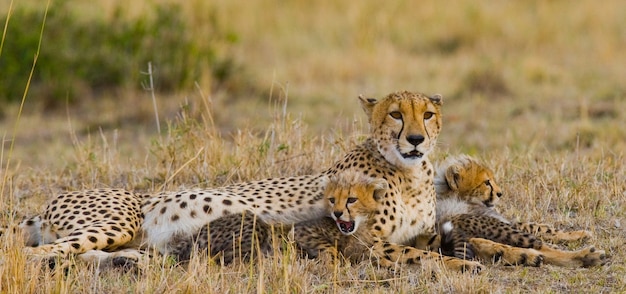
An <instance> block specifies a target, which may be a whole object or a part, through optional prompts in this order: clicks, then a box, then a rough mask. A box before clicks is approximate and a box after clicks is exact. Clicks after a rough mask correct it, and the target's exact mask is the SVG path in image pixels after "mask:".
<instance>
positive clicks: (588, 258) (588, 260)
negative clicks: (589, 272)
mask: <svg viewBox="0 0 626 294" xmlns="http://www.w3.org/2000/svg"><path fill="white" fill-rule="evenodd" d="M577 253H578V257H577V258H576V259H577V260H579V261H580V262H581V263H582V266H583V267H591V266H596V265H603V264H605V263H606V253H605V252H604V250H598V249H596V248H595V247H593V246H590V247H587V248H584V249H581V250H579V251H577Z"/></svg>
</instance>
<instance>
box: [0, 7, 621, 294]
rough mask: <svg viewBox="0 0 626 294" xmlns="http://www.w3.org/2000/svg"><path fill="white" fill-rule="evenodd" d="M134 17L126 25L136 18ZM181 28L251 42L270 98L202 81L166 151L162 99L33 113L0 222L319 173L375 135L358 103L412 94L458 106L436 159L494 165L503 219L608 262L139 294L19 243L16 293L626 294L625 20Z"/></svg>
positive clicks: (349, 271) (454, 15) (244, 267)
mask: <svg viewBox="0 0 626 294" xmlns="http://www.w3.org/2000/svg"><path fill="white" fill-rule="evenodd" d="M106 3H109V2H108V1H103V2H102V3H101V5H103V6H104V7H106V6H107V4H106ZM137 3H140V4H136V5H133V6H132V7H130V8H129V9H136V10H137V13H140V12H141V2H137ZM2 5H4V3H2ZM79 8H80V7H77V9H79ZM185 8H186V10H185V13H187V14H189V19H190V21H195V22H198V23H201V21H202V19H203V18H202V15H204V12H205V11H209V10H211V11H214V12H216V15H217V17H218V18H219V23H221V24H222V25H223V26H224V27H227V28H229V29H230V30H232V31H233V32H235V33H236V34H237V35H238V39H239V42H238V43H237V44H236V46H235V48H234V50H235V52H233V53H234V54H235V55H236V56H237V57H238V60H239V61H240V62H241V63H242V64H244V65H245V66H246V68H247V70H248V71H249V74H250V76H251V81H254V82H255V83H256V84H257V86H258V87H259V88H261V89H263V90H264V91H266V92H265V93H262V94H258V95H257V96H255V97H241V96H236V95H230V94H229V92H227V91H224V90H221V89H214V91H208V90H206V89H208V86H207V85H208V84H209V83H208V81H199V83H200V89H205V90H204V91H206V93H207V94H203V93H202V92H201V91H200V90H198V89H190V90H189V91H188V92H187V93H176V94H173V95H171V96H170V95H167V96H165V95H159V96H160V97H159V101H158V102H159V109H160V113H159V115H160V117H161V120H162V122H166V121H169V124H168V127H167V131H165V132H163V133H162V134H157V133H156V132H155V130H156V126H155V125H154V121H153V116H154V114H153V113H152V104H151V101H150V100H149V93H123V94H121V95H120V96H121V97H119V98H118V99H117V100H107V99H102V100H95V101H91V102H90V103H88V104H86V105H83V106H80V107H82V108H70V109H68V110H67V111H60V112H58V113H44V114H42V113H40V112H39V111H38V109H26V113H25V115H24V116H23V117H21V118H20V119H19V121H18V120H17V119H18V118H17V110H16V108H14V107H13V106H10V107H9V108H5V109H3V112H4V114H5V118H4V119H3V120H2V121H0V130H2V133H0V136H3V140H4V142H5V143H4V144H3V145H0V147H2V149H1V150H0V159H1V161H2V166H1V168H0V175H1V178H2V184H3V186H4V187H5V189H4V190H3V191H2V193H3V194H2V197H1V198H2V199H4V200H5V201H3V202H2V203H0V213H1V216H2V221H3V222H5V223H6V222H11V221H13V220H14V219H15V218H18V219H19V218H20V217H21V216H24V215H30V214H33V213H36V212H39V211H41V210H42V209H43V206H44V204H45V200H46V198H47V197H49V196H50V195H52V194H54V193H58V192H60V191H64V190H67V189H82V188H91V187H123V188H128V189H136V190H140V191H149V192H151V191H157V190H159V189H182V188H189V187H193V186H202V187H205V186H207V187H208V186H219V185H223V184H228V183H233V182H238V181H245V180H252V179H258V178H263V177H269V176H282V175H295V174H307V173H312V172H315V171H319V170H321V169H323V168H325V167H327V166H329V165H330V164H331V163H332V162H333V161H334V160H336V159H338V158H339V157H340V156H341V154H343V153H344V152H345V151H346V150H347V149H349V148H350V146H353V145H354V144H355V143H356V142H358V141H359V139H361V138H362V135H363V134H364V133H366V126H365V125H364V123H363V119H362V118H363V115H362V114H361V111H360V110H359V108H358V107H357V100H356V96H357V95H358V94H360V93H363V94H365V95H368V96H374V97H379V96H382V95H384V94H386V93H388V92H391V91H395V90H400V89H408V90H416V91H423V92H426V93H435V92H440V93H442V94H443V95H444V115H445V117H444V130H443V132H442V135H441V137H440V140H439V142H440V143H439V147H440V148H439V150H438V152H437V154H434V155H433V158H434V159H439V158H441V157H443V156H444V155H445V154H446V153H459V152H464V153H470V154H473V155H477V156H479V157H482V158H484V159H485V160H486V161H487V162H488V163H489V164H491V165H492V166H493V167H494V168H495V169H496V171H497V176H498V177H499V179H500V184H501V186H503V187H504V189H505V191H506V194H505V198H504V199H505V200H504V201H503V203H504V204H503V207H502V211H503V212H504V214H506V215H507V216H510V217H514V218H519V219H523V220H538V221H543V222H547V223H553V224H555V225H557V226H558V227H560V228H563V229H587V230H590V231H592V232H593V233H594V235H595V238H594V239H593V240H591V241H590V243H592V244H595V245H596V246H597V247H598V248H601V249H604V250H606V251H607V253H608V254H609V255H610V259H609V262H608V263H607V265H605V266H602V267H595V268H590V269H564V268H558V267H552V266H543V267H541V268H521V267H504V266H500V265H494V266H488V269H487V270H486V272H484V273H483V274H482V275H478V276H471V275H463V274H456V273H447V272H441V274H439V275H437V277H436V278H433V277H432V276H431V275H430V274H428V273H424V272H422V271H421V270H419V269H415V268H409V267H403V268H401V269H399V270H398V271H397V272H396V273H391V272H389V271H386V270H380V269H376V268H374V267H372V266H371V265H368V264H359V265H333V264H332V263H330V262H327V261H310V260H299V259H296V258H295V257H294V254H293V252H286V253H282V254H279V255H278V256H275V257H272V258H263V259H262V260H261V262H259V263H255V264H248V263H243V264H236V265H232V266H228V267H223V268H222V267H219V266H216V265H213V264H207V262H206V261H203V260H194V261H193V262H192V263H191V264H190V266H189V267H188V268H183V267H177V266H172V263H171V261H169V260H167V259H162V258H160V257H157V258H155V259H154V260H152V261H150V263H149V264H146V265H145V266H146V270H145V271H144V272H142V273H140V274H138V275H132V274H128V273H121V272H115V271H113V272H98V271H97V270H96V269H92V268H90V267H88V266H85V265H78V266H77V267H76V268H75V269H74V270H72V271H70V272H69V273H68V274H67V275H59V274H57V275H53V274H51V273H49V272H47V271H46V270H42V269H40V268H39V267H38V266H37V265H34V264H32V263H28V262H26V260H25V257H24V256H23V255H22V254H21V252H20V245H18V244H16V243H14V242H13V241H12V239H11V238H5V237H3V239H1V240H0V245H1V246H0V256H2V258H3V259H4V261H5V262H4V263H3V264H2V265H0V292H2V293H28V292H43V293H49V292H63V293H66V292H73V293H93V292H106V293H118V292H140V293H163V292H184V293H198V292H217V293H222V292H227V291H228V292H321V293H330V292H342V293H353V292H368V293H369V292H374V293H376V292H390V291H394V292H425V293H426V292H454V293H462V292H466V293H469V292H473V293H476V292H482V293H489V292H496V293H499V292H506V293H527V292H537V293H546V292H581V291H584V292H590V293H602V292H604V293H606V292H622V291H625V289H626V278H625V277H626V264H624V260H626V252H625V249H624V243H626V229H625V226H626V212H625V209H624V208H625V207H626V184H625V181H624V179H626V167H625V166H624V162H625V158H624V156H625V152H624V151H625V150H626V143H624V142H625V140H624V138H626V129H624V127H623V124H624V121H626V115H625V114H624V112H623V110H624V109H626V99H624V98H625V97H624V96H625V93H626V88H624V85H623V81H624V80H626V72H625V69H624V66H623V65H624V64H626V55H625V54H623V53H622V51H623V50H622V48H624V47H626V39H625V38H624V35H625V34H626V27H625V26H624V25H623V19H626V15H624V12H625V11H626V9H625V8H626V6H625V5H624V4H622V2H620V1H605V2H603V3H602V5H599V4H598V3H597V2H593V1H583V2H577V3H576V4H575V5H574V4H570V3H569V2H567V1H548V2H545V1H539V2H528V1H526V2H523V1H522V2H499V3H494V2H487V1H484V2H482V1H455V2H454V3H453V4H452V3H443V2H442V3H440V2H437V1H429V2H423V3H420V5H416V4H413V3H411V2H397V4H390V3H387V2H376V1H365V2H358V4H357V2H354V3H353V2H349V1H348V2H336V1H315V3H308V2H306V1H287V2H285V1H282V2H280V3H279V2H275V1H269V0H257V1H246V2H239V1H221V0H217V1H211V2H210V3H209V2H206V3H205V2H204V1H191V2H189V5H186V6H185ZM3 9H4V7H3ZM90 11H91V12H90V13H93V11H95V10H90ZM103 11H106V9H104V10H103ZM259 11H263V13H259ZM194 28H195V30H194V31H191V32H186V33H190V34H197V38H199V39H201V38H203V33H204V32H206V31H204V30H206V28H205V27H203V26H202V25H198V26H195V27H194ZM209 92H210V93H212V94H211V98H210V99H209V98H208V93H209ZM270 93H271V95H270ZM269 97H271V102H270V103H267V101H268V98H269ZM284 105H286V106H287V107H286V110H284V108H283V106H284ZM15 122H18V129H17V134H16V135H15V138H14V139H15V143H16V145H15V150H14V152H13V154H12V155H11V158H10V159H11V162H12V163H11V165H10V166H9V167H8V168H7V162H8V159H9V158H8V146H9V144H8V142H9V141H10V140H12V139H13V138H12V134H11V133H10V130H11V129H12V126H13V124H14V123H15ZM162 127H163V125H162ZM579 246H583V244H572V245H570V247H571V248H572V249H573V248H577V247H579Z"/></svg>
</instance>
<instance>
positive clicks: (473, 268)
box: [444, 258, 485, 274]
mask: <svg viewBox="0 0 626 294" xmlns="http://www.w3.org/2000/svg"><path fill="white" fill-rule="evenodd" d="M444 265H445V266H446V268H448V269H450V270H453V271H457V272H463V273H472V274H479V273H480V272H481V271H482V270H483V269H485V266H484V265H482V264H481V263H480V262H478V261H472V260H465V259H460V258H450V259H447V260H444Z"/></svg>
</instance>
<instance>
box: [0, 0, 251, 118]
mask: <svg viewBox="0 0 626 294" xmlns="http://www.w3.org/2000/svg"><path fill="white" fill-rule="evenodd" d="M53 3H54V4H52V6H51V7H50V8H49V10H48V15H47V20H46V23H45V29H44V32H43V38H42V44H41V51H40V54H39V57H38V60H37V65H36V68H35V71H34V74H33V77H32V82H31V85H30V89H29V96H30V97H29V99H28V100H32V99H31V98H34V99H36V101H37V102H42V103H43V104H44V105H46V106H54V105H57V104H60V102H62V103H65V101H66V99H67V100H69V101H70V102H75V101H76V100H78V98H79V97H84V96H98V95H101V94H103V93H114V92H113V91H116V90H119V89H122V88H137V89H141V87H142V81H146V80H147V77H146V76H145V75H144V74H143V73H145V72H146V71H147V68H148V62H151V63H152V66H153V71H154V74H153V77H154V78H155V87H156V89H155V90H157V91H174V90H177V89H181V88H187V87H190V86H192V85H193V83H194V82H195V81H198V79H200V77H201V75H202V74H203V73H205V72H206V74H208V75H211V76H210V77H209V78H210V79H211V81H213V83H215V84H217V85H219V84H224V83H226V81H227V80H228V79H230V78H231V77H232V76H233V75H234V74H235V73H236V71H237V70H239V69H240V67H238V66H237V64H236V62H234V61H233V60H232V59H231V58H230V57H229V56H218V55H219V54H217V53H216V52H217V50H216V49H215V48H216V46H217V45H216V44H217V43H219V44H224V43H229V42H231V43H232V42H235V41H236V39H237V38H236V36H234V35H233V34H232V33H231V34H227V33H222V32H220V31H219V30H218V29H217V28H218V26H217V23H216V18H215V17H210V12H209V17H207V19H208V21H209V22H213V23H211V26H212V27H214V28H215V29H214V30H213V31H212V33H211V34H210V35H209V36H205V38H202V39H201V40H197V39H194V38H193V34H191V33H189V31H190V30H191V29H192V28H190V25H189V24H188V23H186V22H185V19H184V18H183V14H182V13H181V8H180V6H179V5H177V4H171V3H170V4H152V5H151V6H150V10H151V11H148V12H146V13H142V14H141V15H139V16H133V17H130V16H129V15H128V12H127V11H125V10H124V9H123V6H122V4H117V6H116V7H115V8H114V12H113V16H112V17H110V19H107V18H105V17H89V16H85V15H80V14H79V13H80V11H76V9H71V5H72V3H73V1H71V0H66V1H53ZM120 3H122V2H120ZM93 12H94V11H90V12H89V13H91V14H93ZM43 16H44V9H43V7H41V5H39V6H38V7H34V8H33V7H30V8H24V7H18V8H16V9H15V10H14V11H13V13H12V15H11V16H10V19H9V22H8V26H7V28H6V38H5V40H4V46H3V49H2V52H0V53H1V55H0V103H1V102H7V101H19V100H20V99H21V97H22V95H23V93H24V89H25V87H26V84H27V80H28V76H29V72H30V70H31V66H32V63H33V58H34V56H35V54H36V51H37V45H38V42H39V37H40V32H41V25H42V21H43ZM7 17H8V16H7V15H5V16H3V17H2V19H1V20H0V21H1V22H2V23H6V18H7Z"/></svg>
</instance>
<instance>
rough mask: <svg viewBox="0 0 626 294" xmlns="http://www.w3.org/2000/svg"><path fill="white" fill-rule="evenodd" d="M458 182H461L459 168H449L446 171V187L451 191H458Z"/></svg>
mask: <svg viewBox="0 0 626 294" xmlns="http://www.w3.org/2000/svg"><path fill="white" fill-rule="evenodd" d="M459 180H461V175H460V174H459V168H458V167H457V166H451V167H449V168H448V169H447V170H446V182H448V187H450V189H451V190H452V191H458V190H459Z"/></svg>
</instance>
